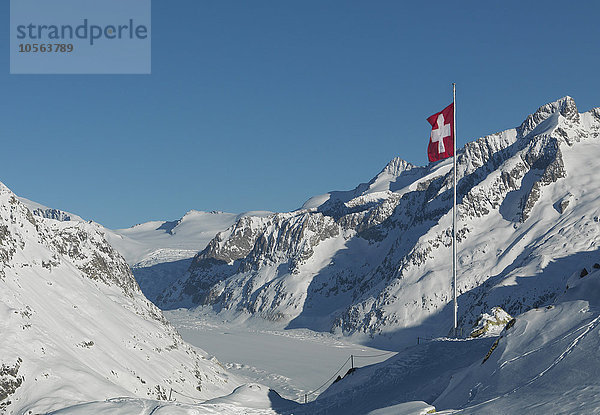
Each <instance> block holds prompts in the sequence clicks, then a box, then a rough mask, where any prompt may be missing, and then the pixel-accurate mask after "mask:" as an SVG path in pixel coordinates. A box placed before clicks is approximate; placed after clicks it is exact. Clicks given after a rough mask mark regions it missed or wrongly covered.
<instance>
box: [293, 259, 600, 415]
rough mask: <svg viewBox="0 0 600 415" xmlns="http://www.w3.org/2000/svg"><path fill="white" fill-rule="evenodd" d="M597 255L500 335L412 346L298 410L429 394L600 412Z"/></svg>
mask: <svg viewBox="0 0 600 415" xmlns="http://www.w3.org/2000/svg"><path fill="white" fill-rule="evenodd" d="M596 260H597V262H593V261H590V262H587V263H583V264H580V268H579V270H578V271H577V272H574V273H573V275H571V276H570V278H568V279H567V281H566V285H565V286H564V287H563V292H562V293H561V294H560V295H559V296H558V297H557V298H556V299H555V301H553V302H552V304H549V305H547V306H545V307H540V308H534V309H532V310H529V311H527V312H525V313H523V314H520V315H518V316H517V317H516V318H515V319H514V320H513V321H511V322H510V323H509V324H507V325H506V326H505V328H504V329H503V330H502V332H501V333H500V335H499V336H496V337H492V338H489V337H488V338H485V337H484V338H470V339H458V340H453V339H446V338H438V339H433V340H430V341H425V342H424V343H422V344H420V345H414V346H411V347H407V348H405V349H404V350H401V351H399V353H398V354H397V355H396V356H394V357H391V358H390V359H388V360H387V361H385V362H382V363H379V364H375V365H372V366H367V367H364V368H359V369H356V370H355V371H353V372H348V373H347V374H346V375H345V376H344V377H343V379H341V380H340V381H338V382H336V383H334V384H332V385H331V386H330V387H329V388H328V389H327V391H325V392H324V393H323V394H322V395H321V396H319V398H318V399H317V400H316V401H314V402H311V403H309V404H308V405H304V406H302V407H301V408H299V409H298V410H297V411H296V414H297V415H301V414H348V415H352V414H357V415H358V414H365V413H382V414H384V413H389V414H394V413H400V412H395V410H396V409H397V408H399V405H400V407H402V405H406V407H410V406H411V405H416V402H423V401H424V402H429V403H430V404H431V406H430V408H433V407H434V408H435V410H436V411H437V412H436V413H448V414H450V413H461V414H515V413H519V414H590V413H598V412H599V411H600V394H599V391H600V382H598V375H599V374H600V357H599V356H598V353H597V352H598V350H599V349H600V254H598V255H596ZM584 266H585V268H582V267H584ZM584 270H585V271H584Z"/></svg>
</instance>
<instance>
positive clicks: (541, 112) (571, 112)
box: [517, 96, 579, 137]
mask: <svg viewBox="0 0 600 415" xmlns="http://www.w3.org/2000/svg"><path fill="white" fill-rule="evenodd" d="M558 115H562V116H563V117H564V118H565V119H567V120H569V121H578V120H579V112H578V111H577V105H575V101H574V100H573V98H571V97H570V96H565V97H563V98H561V99H559V100H557V101H554V102H550V103H548V104H546V105H542V106H541V107H539V108H538V109H537V111H536V112H534V113H533V114H530V115H528V116H527V118H526V119H525V121H523V123H522V124H521V125H520V126H519V127H518V128H517V132H518V136H519V137H525V136H527V135H528V134H529V133H531V132H532V131H533V130H534V129H535V128H536V127H538V126H539V125H540V124H542V123H543V122H544V121H546V120H548V119H549V118H551V117H553V116H554V117H557V116H558Z"/></svg>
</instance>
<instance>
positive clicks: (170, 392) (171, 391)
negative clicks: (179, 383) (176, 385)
mask: <svg viewBox="0 0 600 415" xmlns="http://www.w3.org/2000/svg"><path fill="white" fill-rule="evenodd" d="M172 393H173V388H171V390H170V391H169V400H171V394H172Z"/></svg>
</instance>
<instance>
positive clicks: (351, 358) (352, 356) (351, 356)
mask: <svg viewBox="0 0 600 415" xmlns="http://www.w3.org/2000/svg"><path fill="white" fill-rule="evenodd" d="M350 360H351V361H352V369H354V355H353V354H351V355H350Z"/></svg>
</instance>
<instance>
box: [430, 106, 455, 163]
mask: <svg viewBox="0 0 600 415" xmlns="http://www.w3.org/2000/svg"><path fill="white" fill-rule="evenodd" d="M427 121H428V122H429V124H431V127H432V128H431V136H430V137H429V147H427V155H428V156H429V161H431V162H433V161H438V160H443V159H445V158H448V157H452V156H453V155H454V103H452V104H450V105H448V106H447V107H446V108H444V109H443V110H442V111H440V112H438V113H437V114H433V115H432V116H431V117H429V118H427Z"/></svg>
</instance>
